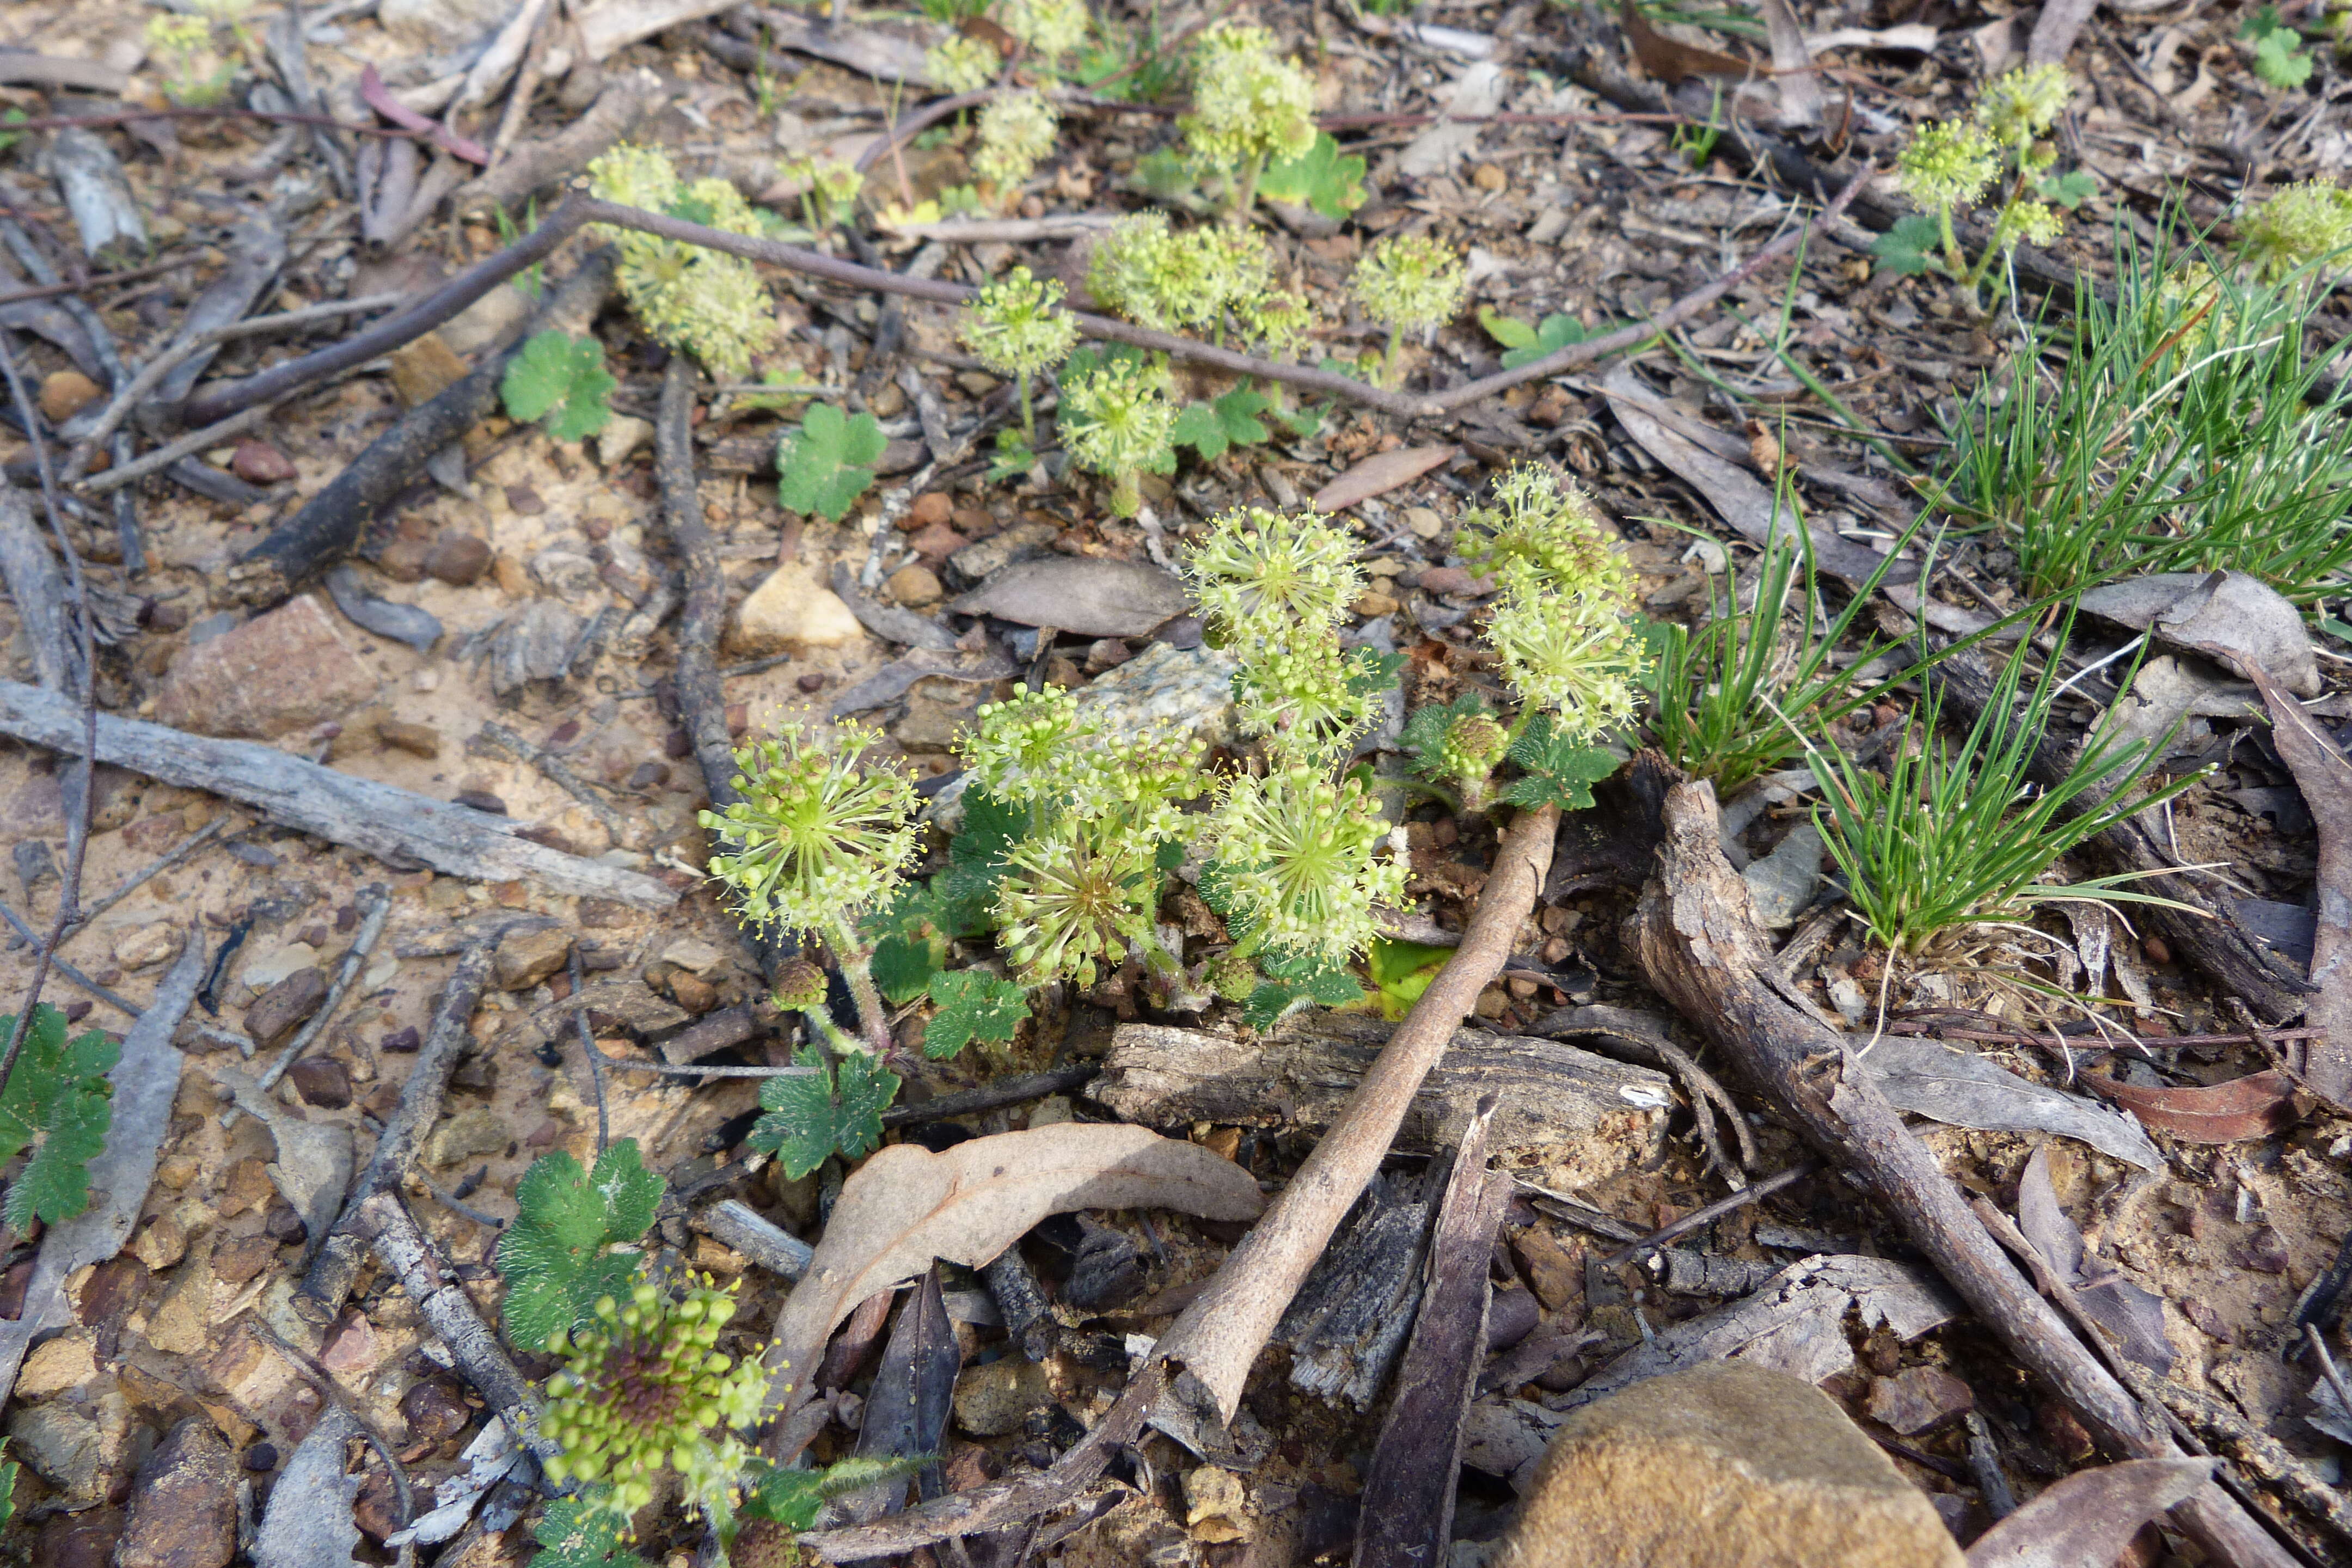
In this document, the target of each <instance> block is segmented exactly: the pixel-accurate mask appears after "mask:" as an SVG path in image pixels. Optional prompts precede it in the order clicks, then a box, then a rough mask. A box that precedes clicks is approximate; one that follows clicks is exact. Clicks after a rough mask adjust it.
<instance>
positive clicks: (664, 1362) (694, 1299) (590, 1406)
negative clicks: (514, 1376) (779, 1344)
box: [541, 1275, 768, 1516]
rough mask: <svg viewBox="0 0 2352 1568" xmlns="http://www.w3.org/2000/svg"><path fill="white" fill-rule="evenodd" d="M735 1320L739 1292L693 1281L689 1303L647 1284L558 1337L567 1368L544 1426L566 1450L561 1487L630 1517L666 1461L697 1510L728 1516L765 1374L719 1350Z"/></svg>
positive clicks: (552, 1387)
mask: <svg viewBox="0 0 2352 1568" xmlns="http://www.w3.org/2000/svg"><path fill="white" fill-rule="evenodd" d="M734 1316H735V1287H734V1286H733V1285H732V1284H730V1285H729V1286H728V1288H727V1289H724V1290H718V1289H712V1288H711V1281H710V1277H709V1275H702V1276H699V1277H697V1278H696V1282H694V1283H692V1284H691V1285H690V1286H689V1288H688V1289H687V1290H686V1291H685V1292H684V1294H683V1295H682V1296H678V1297H676V1298H673V1297H672V1296H671V1295H670V1294H669V1292H668V1291H667V1290H665V1289H662V1288H661V1287H660V1286H658V1285H656V1284H655V1283H654V1282H653V1281H651V1280H649V1279H639V1280H638V1281H637V1283H636V1285H635V1287H634V1288H633V1289H631V1290H630V1292H629V1298H628V1300H626V1301H617V1300H614V1298H612V1297H610V1296H606V1297H604V1299H602V1300H599V1301H598V1302H597V1303H596V1308H595V1317H596V1321H595V1324H594V1326H593V1327H591V1328H586V1329H583V1330H581V1331H579V1332H578V1333H576V1334H572V1335H569V1336H566V1335H563V1334H558V1335H557V1336H556V1337H555V1339H554V1340H553V1341H552V1342H551V1346H550V1348H551V1349H552V1350H554V1351H555V1352H556V1353H558V1354H559V1355H562V1356H563V1357H564V1368H563V1370H562V1372H559V1373H556V1374H555V1375H554V1376H553V1377H551V1378H550V1379H548V1382H547V1394H548V1405H547V1416H546V1419H545V1421H544V1422H543V1423H542V1424H541V1431H542V1432H544V1433H545V1434H546V1436H547V1437H548V1438H549V1439H550V1440H551V1441H552V1442H553V1443H555V1444H556V1445H558V1446H559V1447H561V1448H562V1452H561V1453H560V1454H557V1455H554V1456H553V1457H551V1458H549V1459H548V1460H547V1461H546V1468H547V1479H549V1480H551V1481H553V1482H554V1483H555V1484H556V1485H558V1486H563V1485H566V1484H568V1483H570V1482H572V1481H579V1482H583V1483H586V1484H587V1485H588V1487H589V1496H590V1498H591V1499H592V1500H593V1506H595V1507H597V1508H599V1509H603V1510H610V1511H613V1512H616V1513H619V1514H621V1515H623V1516H627V1515H629V1514H633V1513H635V1512H636V1511H637V1510H639V1509H641V1508H643V1507H645V1506H646V1504H647V1503H649V1502H651V1501H653V1499H654V1489H653V1481H652V1479H651V1478H652V1476H653V1474H654V1473H655V1472H656V1471H657V1470H659V1469H661V1468H663V1467H664V1466H665V1465H667V1467H669V1468H671V1469H674V1470H676V1471H677V1473H678V1475H679V1477H680V1479H682V1480H683V1481H684V1482H685V1490H686V1497H687V1501H688V1505H689V1506H690V1507H693V1508H695V1509H698V1510H703V1511H707V1512H712V1513H720V1514H724V1513H727V1512H731V1511H732V1510H733V1507H734V1505H735V1503H736V1502H738V1501H739V1500H740V1497H739V1496H738V1491H739V1485H740V1478H741V1476H742V1474H743V1470H744V1468H745V1466H746V1465H748V1464H749V1463H750V1462H751V1448H750V1447H749V1446H748V1445H747V1444H745V1443H744V1442H743V1441H742V1439H740V1438H739V1437H737V1436H735V1432H736V1429H737V1428H739V1427H744V1426H751V1424H752V1423H754V1422H756V1421H757V1420H758V1419H759V1416H760V1403H761V1399H762V1398H763V1397H764V1396H765V1394H766V1393H767V1387H768V1376H767V1373H766V1371H765V1369H763V1368H762V1367H761V1364H760V1363H759V1360H758V1358H756V1357H748V1358H746V1359H745V1360H744V1361H742V1362H741V1363H737V1362H735V1361H734V1360H733V1359H732V1358H730V1357H729V1356H725V1355H722V1354H720V1353H719V1351H718V1349H717V1348H716V1347H717V1345H718V1343H719V1331H721V1330H722V1329H724V1328H725V1327H726V1326H727V1324H728V1322H729V1321H730V1320H731V1319H732V1318H733V1317H734Z"/></svg>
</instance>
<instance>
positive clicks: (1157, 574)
mask: <svg viewBox="0 0 2352 1568" xmlns="http://www.w3.org/2000/svg"><path fill="white" fill-rule="evenodd" d="M1191 604H1192V601H1191V600H1190V599H1188V598H1187V597H1186V596H1185V594H1184V584H1182V583H1181V582H1180V581H1178V580H1177V577H1176V574H1174V573H1173V572H1171V571H1168V570H1167V569H1166V568H1165V567H1160V566H1154V565H1151V564H1150V563H1148V562H1142V561H1114V560H1111V559H1110V558H1109V557H1108V556H1100V555H1048V556H1043V557H1041V558H1039V559H1037V560H1034V561H1016V562H1014V563H1013V564H1012V565H1010V566H1007V567H1005V568H1004V569H1003V571H1001V572H997V573H993V574H991V575H990V577H989V579H988V581H987V582H985V583H982V584H981V585H980V586H979V587H977V588H974V589H973V590H972V591H971V593H969V594H965V595H961V597H959V598H957V599H955V600H953V601H952V602H950V604H949V605H948V608H949V609H950V610H953V611H955V612H956V613H957V614H958V615H962V616H995V617H996V618H997V619H998V620H1001V621H1013V622H1015V623H1017V624H1018V625H1021V626H1052V627H1054V628H1055V629H1056V630H1058V631H1065V632H1075V633H1076V634H1077V635H1078V636H1080V637H1141V636H1143V635H1144V634H1145V633H1147V632H1150V631H1151V630H1152V629H1153V628H1155V627H1157V626H1159V625H1160V623H1161V622H1162V621H1165V620H1167V619H1168V618H1169V617H1170V616H1181V615H1182V614H1183V613H1184V612H1185V611H1186V610H1187V609H1188V608H1190V607H1191Z"/></svg>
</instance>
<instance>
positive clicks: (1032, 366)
mask: <svg viewBox="0 0 2352 1568" xmlns="http://www.w3.org/2000/svg"><path fill="white" fill-rule="evenodd" d="M1063 293H1064V289H1063V288H1062V285H1061V284H1060V283H1059V282H1056V281H1055V280H1053V279H1039V278H1036V277H1034V276H1033V275H1032V274H1031V272H1030V270H1029V269H1028V268H1026V267H1014V268H1011V269H1010V270H1008V271H1007V272H1006V273H1005V274H1004V276H1003V277H1002V278H998V279H992V280H991V281H990V282H988V283H986V284H984V285H983V286H982V289H981V290H980V292H979V294H978V295H976V296H974V297H973V299H972V300H971V303H970V304H969V305H967V306H965V307H964V311H963V317H962V319H961V321H959V322H958V323H957V325H956V335H957V336H958V337H960V338H961V339H962V340H963V345H964V347H966V348H968V349H970V350H971V352H972V353H973V354H975V355H976V356H978V358H979V360H980V363H982V364H984V365H986V366H987V367H988V368H989V369H991V370H992V371H994V372H995V373H996V374H999V375H1009V376H1012V377H1013V379H1014V381H1015V382H1016V383H1017V384H1019V386H1020V389H1021V428H1022V430H1023V432H1024V434H1025V435H1026V436H1027V437H1028V438H1029V441H1030V443H1031V444H1032V445H1034V443H1035V441H1036V438H1037V416H1036V413H1035V411H1034V407H1033V405H1032V404H1031V400H1030V395H1029V386H1030V382H1031V380H1032V379H1033V378H1034V376H1035V375H1036V374H1037V373H1038V372H1039V371H1043V370H1051V369H1052V368H1053V367H1054V366H1055V365H1057V364H1059V363H1062V362H1063V361H1064V360H1066V359H1067V358H1069V357H1070V351H1071V350H1072V349H1074V348H1076V346H1077V342H1078V323H1077V319H1076V317H1074V316H1072V315H1071V314H1070V313H1069V312H1068V311H1067V310H1064V309H1062V295H1063Z"/></svg>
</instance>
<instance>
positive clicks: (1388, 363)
mask: <svg viewBox="0 0 2352 1568" xmlns="http://www.w3.org/2000/svg"><path fill="white" fill-rule="evenodd" d="M1947 227H1948V225H1947ZM1402 342H1404V327H1403V325H1402V323H1400V324H1398V325H1396V326H1393V327H1391V328H1390V329H1389V352H1388V353H1385V354H1383V355H1381V386H1382V387H1383V388H1385V389H1386V390H1388V391H1391V392H1394V391H1395V390H1396V384H1397V347H1398V345H1399V344H1401V343H1402Z"/></svg>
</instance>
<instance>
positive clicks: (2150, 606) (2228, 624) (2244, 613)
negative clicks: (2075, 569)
mask: <svg viewBox="0 0 2352 1568" xmlns="http://www.w3.org/2000/svg"><path fill="white" fill-rule="evenodd" d="M2082 607H2083V609H2084V611H2085V612H2087V613H2089V614H2091V615H2094V616H2099V617H2100V618H2101V619H2102V620H2109V621H2113V622H2115V623H2116V625H2118V626H2129V627H2131V628H2132V629H2133V630H2134V631H2142V632H2144V631H2149V630H2153V631H2154V633H2155V634H2156V637H2157V638H2158V640H2159V641H2161V642H2166V643H2169V644H2170V645H2172V646H2173V647H2186V648H2194V649H2196V650H2197V651H2198V652H2200V653H2206V654H2211V655H2213V656H2215V657H2216V658H2223V659H2226V660H2231V661H2234V662H2236V663H2237V664H2238V665H2239V666H2240V668H2243V667H2244V664H2245V662H2246V661H2247V660H2249V659H2252V661H2253V662H2255V663H2257V664H2259V665H2261V666H2262V667H2263V668H2264V669H2266V670H2268V671H2269V672H2270V673H2271V674H2272V675H2274V676H2276V677H2277V678H2278V679H2279V682H2280V684H2281V685H2283V686H2284V687H2286V689H2288V690H2290V691H2293V692H2295V693H2297V694H2298V695H2301V696H2305V697H2316V696H2318V695H2319V687H2320V681H2319V659H2318V656H2317V655H2315V653H2313V652H2312V648H2311V634H2310V633H2309V632H2308V631H2307V630H2305V627H2304V624H2303V612H2302V611H2301V610H2298V609H2296V608H2295V607H2294V603H2293V602H2292V601H2290V600H2289V599H2288V598H2287V597H2286V595H2284V594H2281V593H2280V592H2279V591H2278V590H2277V589H2275V588H2273V587H2272V586H2271V585H2270V584H2267V583H2264V582H2263V580H2262V579H2261V578H2259V577H2251V576H2248V575H2247V574H2245V573H2243V572H2158V573H2152V574H2149V575H2147V576H2145V577H2127V578H2126V579H2124V580H2123V581H2122V582H2120V583H2108V584H2103V585H2102V586H2099V587H2096V588H2093V589H2091V590H2090V591H2088V592H2087V593H2085V594H2084V595H2083V606H2082ZM2248 679H2252V677H2251V676H2249V677H2248Z"/></svg>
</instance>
